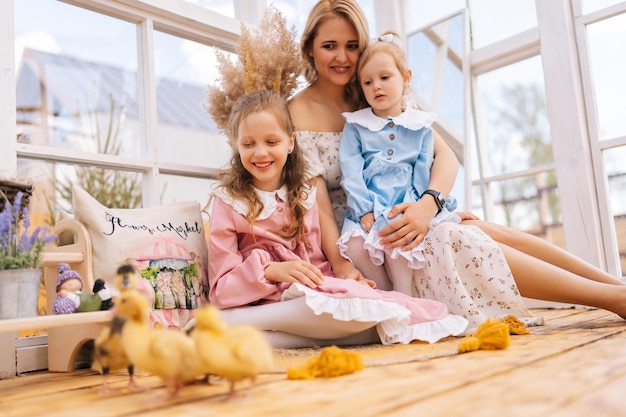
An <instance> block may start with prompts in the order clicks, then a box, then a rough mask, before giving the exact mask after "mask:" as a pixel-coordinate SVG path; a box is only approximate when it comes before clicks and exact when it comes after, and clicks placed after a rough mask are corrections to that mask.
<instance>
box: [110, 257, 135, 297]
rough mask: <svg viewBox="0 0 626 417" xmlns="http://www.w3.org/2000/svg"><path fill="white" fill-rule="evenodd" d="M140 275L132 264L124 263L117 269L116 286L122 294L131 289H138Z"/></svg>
mask: <svg viewBox="0 0 626 417" xmlns="http://www.w3.org/2000/svg"><path fill="white" fill-rule="evenodd" d="M138 281H139V275H138V273H137V270H136V269H135V267H134V266H133V265H132V264H130V263H124V264H122V265H120V267H119V268H117V272H116V275H115V286H116V287H117V289H118V290H120V292H124V291H126V290H128V289H131V288H137V282H138Z"/></svg>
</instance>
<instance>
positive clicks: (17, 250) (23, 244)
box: [0, 192, 56, 270]
mask: <svg viewBox="0 0 626 417" xmlns="http://www.w3.org/2000/svg"><path fill="white" fill-rule="evenodd" d="M22 198H23V193H22V192H19V193H17V195H16V196H15V200H14V201H13V205H11V204H10V203H9V201H8V199H7V198H6V196H5V200H6V201H5V205H4V210H2V212H0V270H2V269H33V268H38V267H39V260H40V258H41V253H42V252H43V249H44V247H45V245H46V243H50V242H52V241H53V240H54V239H56V236H55V235H53V234H49V228H48V225H45V226H43V227H41V226H38V227H36V228H35V229H34V230H33V231H32V233H29V229H30V228H31V227H30V226H31V224H30V213H29V212H28V209H27V208H26V207H22ZM20 211H21V213H22V215H21V218H20ZM20 232H21V233H20Z"/></svg>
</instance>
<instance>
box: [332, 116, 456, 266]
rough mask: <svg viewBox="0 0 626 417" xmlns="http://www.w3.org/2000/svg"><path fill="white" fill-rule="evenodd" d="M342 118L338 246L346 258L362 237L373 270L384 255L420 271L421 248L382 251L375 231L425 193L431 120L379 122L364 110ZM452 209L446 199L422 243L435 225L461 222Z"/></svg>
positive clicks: (405, 118) (431, 147) (409, 118)
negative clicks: (342, 212) (365, 225)
mask: <svg viewBox="0 0 626 417" xmlns="http://www.w3.org/2000/svg"><path fill="white" fill-rule="evenodd" d="M343 116H344V117H345V118H346V124H345V126H344V130H343V133H342V138H341V143H340V146H339V161H340V164H341V172H342V175H343V176H342V180H341V185H342V187H343V188H344V190H345V192H346V196H347V210H346V216H345V220H344V223H343V228H342V231H341V237H340V238H339V241H338V243H339V246H340V249H341V251H342V254H343V255H344V256H346V257H347V255H346V253H345V251H346V250H347V245H346V242H347V241H348V240H349V239H350V238H352V237H355V236H361V237H363V238H364V239H365V248H366V249H367V250H368V252H369V255H370V258H371V259H372V262H373V263H374V264H376V265H381V264H382V263H383V262H384V253H385V252H386V253H387V254H388V255H390V256H391V257H392V259H396V258H397V257H398V256H403V257H405V258H406V259H407V261H408V263H409V266H410V267H411V268H414V269H420V268H422V267H423V265H424V255H423V242H422V243H420V245H418V246H417V247H416V248H415V249H413V250H412V251H405V252H403V251H401V250H400V248H394V249H385V248H384V247H383V246H382V245H380V243H379V242H380V239H381V238H379V237H378V231H379V230H381V229H382V228H384V227H385V226H387V225H388V224H389V223H391V222H393V221H394V220H397V219H398V217H394V218H392V219H388V218H387V215H388V213H389V211H390V210H391V208H392V207H393V206H394V205H396V204H400V203H404V202H415V201H417V200H419V198H420V196H421V195H422V193H423V192H424V190H426V189H427V188H428V184H429V182H430V170H431V167H432V164H433V160H434V139H433V134H432V129H431V125H432V123H433V122H434V120H435V115H434V114H433V113H427V112H423V111H420V110H417V109H414V108H407V109H406V110H405V111H404V112H402V113H401V114H400V115H399V116H396V117H388V118H386V119H383V118H380V117H378V116H376V115H375V114H374V113H373V111H372V109H371V108H365V109H362V110H358V111H356V112H351V113H343ZM429 198H431V197H430V196H429ZM455 208H456V199H455V198H454V197H448V199H447V200H446V205H445V207H444V209H443V210H442V211H441V212H440V213H439V214H438V215H437V216H436V217H435V218H434V219H433V222H432V223H431V227H430V231H429V233H428V234H427V235H426V239H427V238H428V237H429V235H430V234H431V232H432V229H433V226H435V225H436V224H438V223H440V222H442V221H452V222H455V223H458V222H460V220H461V219H460V218H459V216H458V215H457V214H456V213H454V209H455ZM369 212H373V213H374V217H375V223H374V226H373V227H372V230H370V232H369V233H366V232H365V231H364V230H363V229H362V228H361V225H360V218H361V216H363V215H364V214H366V213H369Z"/></svg>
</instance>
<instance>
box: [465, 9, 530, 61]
mask: <svg viewBox="0 0 626 417" xmlns="http://www.w3.org/2000/svg"><path fill="white" fill-rule="evenodd" d="M469 8H470V19H471V21H472V47H473V49H477V48H480V47H483V46H485V45H488V44H490V43H493V42H496V41H499V40H502V39H505V38H508V37H509V36H512V35H516V34H518V33H521V32H524V31H525V30H528V29H532V28H534V27H536V26H537V12H536V9H535V0H516V1H502V0H469Z"/></svg>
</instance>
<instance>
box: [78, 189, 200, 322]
mask: <svg viewBox="0 0 626 417" xmlns="http://www.w3.org/2000/svg"><path fill="white" fill-rule="evenodd" d="M72 193H73V196H72V197H73V205H74V217H75V218H76V219H77V220H79V221H81V222H82V223H83V224H84V225H85V227H86V228H87V230H88V231H89V236H90V237H91V243H92V246H93V250H92V252H93V273H94V278H103V279H104V280H105V282H106V283H107V288H109V289H111V291H112V292H114V293H116V291H117V288H116V287H115V275H116V271H117V268H118V267H119V266H120V265H121V264H122V263H124V262H128V261H130V262H132V264H133V265H134V266H135V268H136V270H137V271H138V272H139V274H140V275H141V277H142V279H140V283H139V287H140V289H142V290H144V291H145V292H146V293H147V294H148V297H149V298H150V299H151V300H152V307H153V308H152V311H151V314H150V319H151V320H152V322H153V323H154V324H155V326H159V327H160V326H163V327H181V328H182V327H183V326H184V325H185V324H186V323H187V321H189V319H191V317H192V316H193V312H192V310H193V309H195V308H196V307H198V306H199V305H201V304H204V303H205V302H207V300H208V288H209V287H208V276H207V261H208V259H207V258H208V248H207V243H206V240H205V231H204V223H203V220H202V214H201V210H200V203H198V202H184V203H174V204H168V205H162V206H157V207H149V208H141V209H113V208H107V207H105V206H103V205H102V204H100V203H99V202H98V201H97V200H96V199H94V198H93V197H92V196H91V195H89V194H88V193H87V192H86V191H85V190H84V189H82V188H80V187H78V186H74V187H73V188H72Z"/></svg>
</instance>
